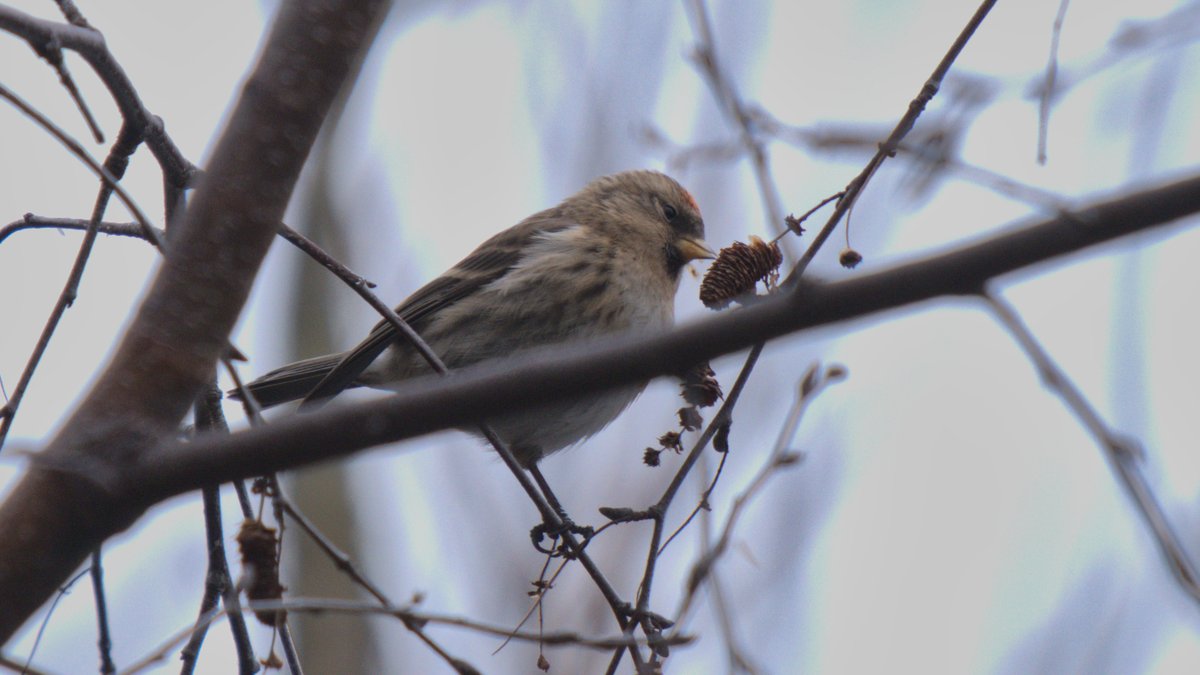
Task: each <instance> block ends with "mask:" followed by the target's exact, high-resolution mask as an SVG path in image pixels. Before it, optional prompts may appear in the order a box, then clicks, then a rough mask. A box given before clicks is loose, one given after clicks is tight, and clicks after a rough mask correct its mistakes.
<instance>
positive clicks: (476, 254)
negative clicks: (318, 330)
mask: <svg viewBox="0 0 1200 675" xmlns="http://www.w3.org/2000/svg"><path fill="white" fill-rule="evenodd" d="M570 225H571V223H570V222H568V221H565V220H563V219H561V218H555V217H553V216H552V215H551V213H550V212H548V211H547V212H543V213H540V214H537V215H535V216H532V217H530V218H528V219H527V220H525V221H523V222H521V223H520V224H518V225H516V226H514V227H511V228H509V229H507V230H505V231H503V232H501V233H499V234H497V235H495V236H494V237H492V238H490V239H488V240H487V241H485V242H483V243H482V244H480V245H479V247H478V248H476V249H475V250H474V251H473V252H472V253H471V254H470V255H468V256H467V257H466V258H464V259H463V260H462V261H461V262H459V263H458V264H457V265H455V266H454V267H452V268H450V270H448V271H447V272H446V273H445V274H443V275H442V276H440V277H438V278H436V279H434V280H433V281H431V282H429V283H428V284H425V285H424V286H422V287H421V288H420V289H418V290H417V291H416V292H415V293H413V294H412V295H410V296H409V297H408V299H407V300H405V301H404V302H403V303H401V304H400V306H399V307H397V308H396V313H397V314H399V315H400V318H402V319H404V320H405V321H406V322H407V323H408V324H409V325H410V326H412V327H413V328H414V329H415V330H417V332H418V333H419V332H420V329H421V327H422V326H423V325H424V324H425V323H427V319H429V318H431V317H433V316H435V315H436V314H437V313H438V312H439V311H440V310H442V309H444V308H446V307H449V306H451V305H453V304H455V303H456V302H459V301H461V300H462V299H464V298H466V297H468V296H470V295H472V294H474V293H476V292H477V291H479V289H481V288H483V287H485V286H487V285H488V284H490V283H492V282H493V281H495V280H497V279H499V278H500V277H502V276H504V275H505V274H507V273H508V271H509V270H511V269H512V268H513V267H514V266H516V264H517V263H518V262H520V260H521V256H522V254H523V252H524V250H525V249H526V247H527V246H528V245H529V243H530V240H531V239H533V237H535V236H537V235H540V234H544V233H547V232H557V231H558V230H562V229H564V228H567V227H569V226H570ZM397 339H403V338H402V336H400V335H399V334H398V333H397V331H396V329H395V327H393V326H392V324H390V323H388V322H387V321H380V322H379V323H377V324H375V327H374V328H373V329H371V332H370V334H369V335H367V337H366V339H365V340H363V341H362V342H360V343H359V344H358V345H357V346H356V347H354V348H353V349H351V350H350V351H348V352H346V353H345V356H343V358H342V360H341V361H339V362H338V364H337V366H335V367H334V368H333V370H331V371H330V372H329V374H328V375H326V376H325V378H324V379H323V380H321V382H320V383H319V384H318V385H317V386H316V387H315V388H313V390H312V391H311V392H310V393H309V394H308V396H306V397H305V398H304V402H303V403H302V404H301V405H302V406H304V407H312V406H315V405H320V404H321V403H323V402H324V401H326V400H328V399H330V398H332V397H333V396H336V395H337V394H339V393H341V392H342V391H343V390H345V389H347V388H349V387H351V386H353V385H354V382H355V380H357V379H358V376H359V375H361V374H362V373H363V371H364V370H366V369H367V367H368V366H370V365H371V363H372V362H373V361H375V359H377V358H379V355H380V354H382V353H383V351H384V350H385V349H387V348H388V346H390V345H391V344H392V343H393V342H395V341H396V340H397Z"/></svg>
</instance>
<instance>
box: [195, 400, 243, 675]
mask: <svg viewBox="0 0 1200 675" xmlns="http://www.w3.org/2000/svg"><path fill="white" fill-rule="evenodd" d="M193 416H194V417H195V420H196V429H197V431H200V432H207V433H224V434H228V433H229V425H228V424H227V423H226V422H225V415H224V414H223V413H222V411H221V390H220V389H218V388H217V385H216V383H215V382H214V383H213V384H212V385H211V386H209V387H208V389H207V391H205V392H204V393H202V394H201V395H200V396H198V397H197V398H196V403H195V405H194V406H193ZM235 483H240V481H235ZM201 495H202V497H203V502H204V534H205V541H206V543H207V550H208V572H207V574H205V582H204V594H203V596H202V597H201V600H200V611H199V616H198V617H197V619H196V627H195V630H194V631H193V633H192V636H191V638H190V639H189V640H188V643H187V645H185V646H184V648H183V650H182V651H181V652H180V655H179V656H180V659H181V660H182V661H183V666H182V668H181V670H180V672H181V674H182V675H189V674H190V673H192V672H194V671H195V669H196V664H197V662H198V660H199V657H200V647H201V645H202V644H203V643H204V637H205V635H206V634H207V632H208V626H209V623H208V622H207V621H204V620H203V619H204V617H206V616H208V615H209V614H211V613H212V611H213V610H214V609H216V607H217V604H218V603H219V602H220V601H222V600H224V602H225V608H226V610H227V611H228V612H229V628H230V631H231V632H232V633H233V642H234V647H235V649H236V651H237V654H238V670H239V672H240V673H241V674H242V675H251V674H252V673H254V672H256V671H257V670H258V661H257V660H256V659H255V656H254V645H253V643H252V642H251V640H250V631H249V629H248V628H247V626H246V617H245V615H244V614H243V613H242V609H241V601H240V600H239V599H238V589H237V588H236V587H235V586H234V583H233V577H232V576H231V575H230V572H229V559H228V557H227V555H226V553H225V535H224V528H223V527H222V522H221V488H220V486H218V485H208V486H205V487H203V488H201Z"/></svg>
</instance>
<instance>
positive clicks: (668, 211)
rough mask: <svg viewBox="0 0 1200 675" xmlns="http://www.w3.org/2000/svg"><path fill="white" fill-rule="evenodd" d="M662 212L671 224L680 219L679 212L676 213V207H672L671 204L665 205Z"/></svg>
mask: <svg viewBox="0 0 1200 675" xmlns="http://www.w3.org/2000/svg"><path fill="white" fill-rule="evenodd" d="M662 212H663V216H664V217H665V218H666V219H667V220H668V221H671V222H674V221H675V219H676V218H678V217H679V212H678V211H676V210H675V207H674V206H671V205H670V204H663V207H662Z"/></svg>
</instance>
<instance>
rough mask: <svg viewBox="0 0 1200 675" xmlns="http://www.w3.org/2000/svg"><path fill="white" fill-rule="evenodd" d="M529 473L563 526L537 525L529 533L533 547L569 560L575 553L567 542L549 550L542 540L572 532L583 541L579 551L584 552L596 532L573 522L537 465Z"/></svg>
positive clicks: (557, 537) (532, 466)
mask: <svg viewBox="0 0 1200 675" xmlns="http://www.w3.org/2000/svg"><path fill="white" fill-rule="evenodd" d="M529 473H530V474H531V475H532V476H533V480H534V482H535V483H537V485H538V489H540V490H541V491H542V494H543V495H545V497H546V501H547V502H549V503H550V507H551V508H553V509H554V512H555V513H557V514H558V517H559V520H561V521H562V522H561V525H555V524H551V523H546V522H542V523H539V524H538V525H535V526H534V528H533V529H532V530H530V532H529V537H530V539H532V540H533V547H534V548H536V549H537V550H539V551H541V552H542V553H546V554H549V555H562V556H564V557H568V558H570V557H573V556H574V554H575V552H574V551H571V550H570V549H568V548H567V546H566V543H565V542H564V543H562V544H558V545H556V546H551V547H549V548H547V547H545V546H543V545H542V539H544V538H545V537H550V539H551V540H552V541H553V540H557V539H559V538H561V537H562V535H563V534H564V533H566V532H570V533H571V534H575V535H578V536H579V537H580V538H582V539H583V541H582V543H581V544H580V547H579V550H583V547H584V546H587V543H588V540H589V539H591V538H592V535H593V534H595V530H594V529H593V528H592V527H590V526H587V525H583V526H581V525H576V524H575V521H573V520H571V517H570V516H568V515H567V511H566V509H564V508H563V506H562V502H560V501H558V497H557V496H555V494H554V490H552V489H550V484H549V483H548V482H546V477H545V476H543V475H542V471H541V469H539V468H538V465H537V464H536V463H533V464H530V465H529Z"/></svg>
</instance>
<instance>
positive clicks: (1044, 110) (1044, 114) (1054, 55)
mask: <svg viewBox="0 0 1200 675" xmlns="http://www.w3.org/2000/svg"><path fill="white" fill-rule="evenodd" d="M1070 4H1071V0H1060V2H1059V4H1058V14H1057V15H1055V17H1054V28H1053V29H1051V32H1050V56H1049V57H1048V58H1047V60H1046V81H1045V85H1044V86H1043V88H1042V95H1041V97H1040V98H1039V101H1038V140H1037V162H1038V164H1043V165H1044V164H1045V163H1046V143H1047V139H1048V137H1049V136H1050V104H1051V102H1052V101H1053V100H1054V94H1055V91H1054V88H1055V86H1056V85H1057V80H1058V43H1059V40H1060V39H1061V38H1062V28H1063V21H1064V20H1065V19H1066V17H1067V7H1068V6H1069V5H1070Z"/></svg>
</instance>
